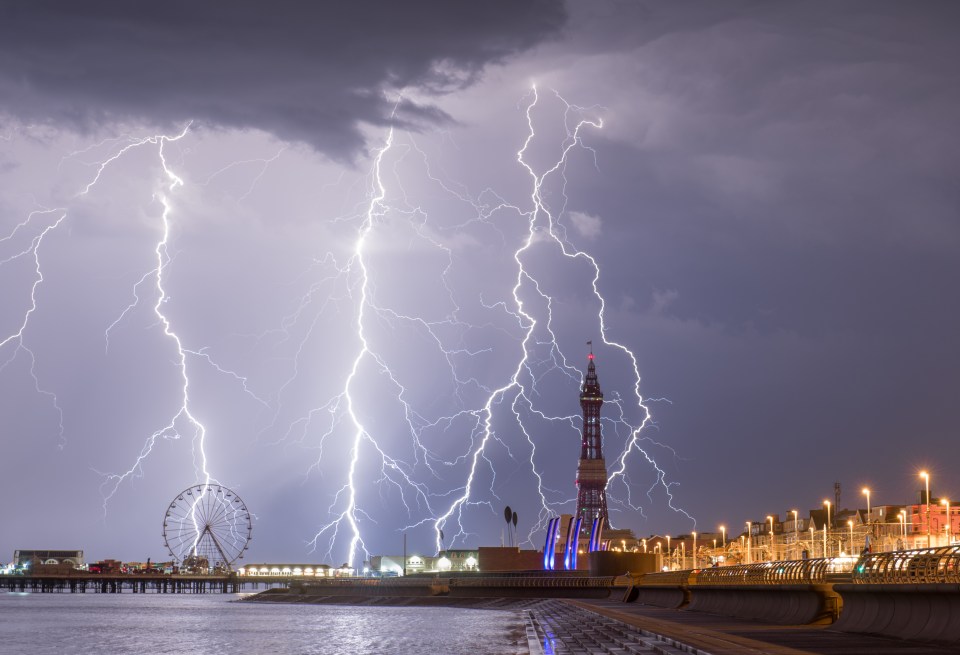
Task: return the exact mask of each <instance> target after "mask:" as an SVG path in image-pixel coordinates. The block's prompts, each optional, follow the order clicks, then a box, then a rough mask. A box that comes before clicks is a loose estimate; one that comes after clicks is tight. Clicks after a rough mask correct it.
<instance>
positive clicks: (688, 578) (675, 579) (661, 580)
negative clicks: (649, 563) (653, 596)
mask: <svg viewBox="0 0 960 655" xmlns="http://www.w3.org/2000/svg"><path fill="white" fill-rule="evenodd" d="M695 576H696V571H662V572H658V573H646V574H644V575H643V577H641V578H640V584H641V585H670V586H672V587H676V586H681V585H686V584H692V580H693V579H694V577H695Z"/></svg>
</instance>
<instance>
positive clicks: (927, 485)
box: [920, 471, 930, 548]
mask: <svg viewBox="0 0 960 655" xmlns="http://www.w3.org/2000/svg"><path fill="white" fill-rule="evenodd" d="M920 477H921V478H923V482H924V487H925V490H926V492H925V494H924V498H923V500H924V503H926V505H927V510H926V515H927V548H930V474H929V473H927V472H926V471H920Z"/></svg>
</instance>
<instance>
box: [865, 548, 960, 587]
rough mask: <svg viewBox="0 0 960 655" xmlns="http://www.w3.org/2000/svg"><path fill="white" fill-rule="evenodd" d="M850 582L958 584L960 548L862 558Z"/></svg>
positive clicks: (925, 549)
mask: <svg viewBox="0 0 960 655" xmlns="http://www.w3.org/2000/svg"><path fill="white" fill-rule="evenodd" d="M853 582H854V583H855V584H932V583H940V582H944V583H960V546H941V547H940V548H922V549H920V550H898V551H893V552H890V553H871V554H869V555H864V556H863V557H861V558H860V561H859V562H858V563H857V566H856V569H855V570H854V572H853Z"/></svg>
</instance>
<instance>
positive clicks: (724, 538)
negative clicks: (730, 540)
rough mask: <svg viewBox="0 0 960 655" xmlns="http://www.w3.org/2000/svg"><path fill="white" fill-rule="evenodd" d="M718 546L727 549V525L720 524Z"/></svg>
mask: <svg viewBox="0 0 960 655" xmlns="http://www.w3.org/2000/svg"><path fill="white" fill-rule="evenodd" d="M720 547H721V548H722V549H723V550H726V549H727V526H725V525H721V526H720Z"/></svg>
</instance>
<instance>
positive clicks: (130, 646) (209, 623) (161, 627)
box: [0, 593, 528, 655]
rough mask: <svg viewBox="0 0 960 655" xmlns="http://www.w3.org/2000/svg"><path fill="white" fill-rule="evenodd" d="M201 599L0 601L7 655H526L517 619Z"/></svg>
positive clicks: (434, 610) (15, 596)
mask: <svg viewBox="0 0 960 655" xmlns="http://www.w3.org/2000/svg"><path fill="white" fill-rule="evenodd" d="M237 597H238V596H235V595H219V594H201V595H196V596H193V595H170V594H90V593H87V594H37V593H27V594H20V593H3V594H0V654H3V655H6V654H8V653H9V654H14V653H16V654H18V655H19V654H23V655H46V654H51V655H52V654H54V653H58V654H59V653H67V654H72V653H76V654H96V655H114V654H117V655H123V654H127V653H130V654H133V653H136V654H137V655H140V654H141V653H176V654H178V655H179V654H188V655H222V654H229V655H243V654H246V653H249V654H251V655H253V654H257V655H261V654H268V653H295V654H303V655H340V654H347V653H362V654H366V653H403V654H407V653H415V654H416V655H430V654H443V655H507V654H514V653H527V652H528V649H527V645H526V639H525V638H524V639H523V640H522V643H519V642H520V641H521V640H518V639H517V635H518V634H523V617H522V615H521V613H520V612H516V611H497V610H470V609H460V608H447V607H430V608H424V607H346V606H336V605H322V606H320V605H279V604H277V605H274V604H267V603H236V602H230V601H231V600H235V599H236V598H237Z"/></svg>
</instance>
